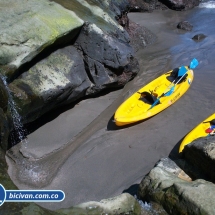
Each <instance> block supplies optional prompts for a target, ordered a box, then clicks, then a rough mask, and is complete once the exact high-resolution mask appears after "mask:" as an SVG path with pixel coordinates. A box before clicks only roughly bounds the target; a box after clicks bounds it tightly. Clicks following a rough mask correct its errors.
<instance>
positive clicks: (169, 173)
mask: <svg viewBox="0 0 215 215" xmlns="http://www.w3.org/2000/svg"><path fill="white" fill-rule="evenodd" d="M181 173H183V177H181V176H180V175H181ZM188 179H189V180H188ZM214 195H215V185H214V184H213V183H211V182H207V181H205V180H202V179H198V180H195V181H190V178H189V176H187V175H186V173H184V172H183V170H182V169H180V168H179V167H178V166H177V165H176V164H175V163H174V162H173V161H171V160H170V159H169V158H166V159H162V160H161V161H160V162H158V163H157V164H156V166H155V167H154V168H153V169H152V170H151V171H150V172H149V173H148V174H147V175H146V176H145V177H144V179H143V180H142V181H141V183H140V186H139V190H138V196H139V198H140V199H142V200H143V201H153V202H156V203H158V204H160V205H162V206H163V208H164V209H165V210H166V211H167V213H168V214H170V215H181V214H193V215H200V214H207V215H213V214H215V208H214V207H212V205H213V204H214Z"/></svg>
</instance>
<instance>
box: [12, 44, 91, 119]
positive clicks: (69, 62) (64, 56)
mask: <svg viewBox="0 0 215 215" xmlns="http://www.w3.org/2000/svg"><path fill="white" fill-rule="evenodd" d="M90 85H91V82H90V80H89V78H88V75H87V74H86V72H85V66H84V62H83V59H82V56H81V54H80V53H79V52H78V51H77V49H76V48H75V47H74V46H67V47H64V48H62V49H58V50H56V51H55V52H53V53H51V54H50V55H49V56H47V57H46V58H44V59H43V60H41V61H39V62H38V63H36V64H35V65H34V66H32V67H31V68H30V69H29V70H28V71H26V72H25V73H23V74H22V75H21V76H20V77H19V78H18V79H15V80H14V81H13V82H12V83H10V84H9V88H10V91H11V93H12V95H13V99H14V101H15V103H16V104H17V106H18V107H19V109H18V110H19V113H20V115H21V116H22V117H23V119H22V121H23V123H28V122H31V121H33V120H35V119H37V118H38V117H40V116H41V115H42V114H44V113H46V112H47V111H49V110H51V109H53V108H55V107H58V106H61V105H65V104H68V103H70V102H73V101H75V100H77V99H79V98H80V97H82V96H84V95H85V92H86V90H87V89H88V88H89V87H90Z"/></svg>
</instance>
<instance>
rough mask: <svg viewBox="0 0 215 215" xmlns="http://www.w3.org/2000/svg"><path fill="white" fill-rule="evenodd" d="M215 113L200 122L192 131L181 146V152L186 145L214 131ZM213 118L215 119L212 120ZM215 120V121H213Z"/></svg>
mask: <svg viewBox="0 0 215 215" xmlns="http://www.w3.org/2000/svg"><path fill="white" fill-rule="evenodd" d="M214 119H215V113H214V114H212V115H210V116H209V117H208V118H207V119H205V120H204V121H202V122H201V123H200V124H198V125H197V126H196V127H195V128H194V129H193V130H192V131H190V132H189V133H188V134H187V135H186V136H185V138H184V139H183V141H182V142H181V144H180V147H179V153H180V152H182V151H183V149H184V147H185V146H186V145H187V144H189V143H191V142H192V141H194V140H195V139H197V138H200V137H207V136H208V135H210V133H212V132H213V127H215V126H213V124H215V120H214ZM212 120H213V121H212ZM212 122H213V123H212Z"/></svg>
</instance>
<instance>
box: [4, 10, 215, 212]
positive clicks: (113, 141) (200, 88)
mask: <svg viewBox="0 0 215 215" xmlns="http://www.w3.org/2000/svg"><path fill="white" fill-rule="evenodd" d="M200 10H201V9H200V8H196V9H194V10H192V11H186V12H176V11H166V12H165V11H163V12H161V11H154V12H153V13H131V14H129V18H130V19H131V20H133V21H134V22H136V23H139V24H140V25H142V26H145V27H147V28H148V29H149V30H151V31H152V32H153V33H154V34H156V35H157V37H158V39H157V42H156V43H155V44H153V45H150V46H148V47H147V48H145V49H142V50H139V51H138V52H137V53H136V56H137V58H138V60H139V63H140V72H139V74H138V75H137V76H136V77H135V78H134V79H133V80H132V81H130V82H129V83H128V84H127V85H126V86H125V87H124V88H123V89H120V90H117V91H114V92H111V93H107V94H104V95H102V96H99V97H96V98H90V99H86V100H83V101H81V102H79V103H78V104H77V105H76V106H74V107H72V108H70V109H69V108H68V109H67V110H65V111H64V112H59V113H58V114H55V115H53V116H46V118H47V119H45V120H44V122H41V127H39V128H37V129H34V130H32V133H31V134H29V135H28V141H27V143H26V144H22V145H20V144H19V145H17V146H15V147H20V150H21V152H22V153H23V155H25V156H26V157H30V158H32V159H35V158H41V157H46V156H47V154H49V153H52V151H53V150H58V149H59V148H63V150H62V149H60V150H59V154H58V155H59V157H61V161H59V162H61V163H62V165H60V167H59V169H58V172H57V174H56V175H55V176H54V178H53V180H52V181H51V183H50V184H49V185H47V186H46V187H43V189H54V190H63V191H64V192H65V196H66V197H65V200H64V201H63V202H60V203H51V202H50V203H39V205H41V206H43V207H45V208H48V209H51V210H54V209H59V208H66V207H71V206H73V205H76V204H79V203H82V202H87V201H94V200H95V201H97V200H101V199H104V198H109V197H113V196H116V195H118V194H121V193H122V192H130V193H131V194H135V190H136V188H137V185H138V184H139V183H140V181H141V180H142V178H143V177H144V175H146V174H147V173H148V172H149V171H150V169H151V168H152V167H153V166H154V165H155V163H156V162H157V161H158V160H159V159H160V158H163V157H167V156H169V155H170V156H172V157H174V156H177V151H178V145H179V143H180V141H181V139H182V138H183V137H184V136H185V135H186V134H187V133H188V132H189V131H190V130H191V129H192V128H193V127H194V126H196V125H197V124H198V123H200V122H201V121H202V120H204V119H205V118H206V117H208V116H209V115H210V114H212V113H213V112H214V110H215V109H214V107H215V101H214V100H213V98H214V94H213V92H212V89H213V86H214V83H215V76H214V71H213V70H214V66H215V62H214V60H213V56H214V54H215V53H214V52H215V51H214V50H215V49H214V46H215V40H214V36H213V35H214V33H215V29H209V28H208V25H210V22H211V19H210V17H212V15H211V13H210V11H208V12H207V16H205V15H204V13H206V12H202V11H200ZM185 18H186V19H185ZM184 20H188V21H189V22H190V23H191V24H192V25H193V26H194V27H193V31H192V32H184V31H182V30H179V29H177V28H176V26H177V24H178V22H180V21H184ZM213 20H214V18H213ZM198 33H204V34H205V35H207V37H206V38H205V39H204V40H203V41H200V42H196V41H194V40H192V37H193V36H194V35H195V34H198ZM193 58H196V59H198V60H199V66H198V67H197V68H196V69H195V71H194V74H195V75H194V81H193V83H192V85H191V87H190V89H189V90H188V92H187V93H186V94H185V95H184V96H183V97H182V98H181V99H180V100H179V101H177V102H176V103H175V104H174V105H172V106H171V107H169V108H168V109H166V110H164V111H163V112H161V113H160V114H158V115H156V116H154V117H152V118H150V119H148V120H146V121H144V122H140V123H137V124H135V125H130V126H127V127H125V128H117V127H116V126H115V125H114V122H113V121H112V119H113V115H114V112H115V110H116V109H117V107H118V106H119V105H120V104H121V103H122V102H123V101H124V100H125V99H126V98H128V97H129V96H130V95H131V94H132V93H133V92H135V91H136V90H137V89H139V88H140V87H142V86H143V85H144V84H146V83H148V82H149V81H151V80H153V79H154V78H156V77H158V76H159V75H161V74H163V73H164V72H167V71H169V70H171V69H173V68H175V67H179V66H181V65H188V64H189V63H190V61H191V60H192V59H193ZM72 145H73V146H74V147H71V146H72ZM65 151H67V152H68V156H65ZM7 162H8V164H9V174H10V176H11V178H12V180H13V181H14V183H15V184H16V185H17V186H18V188H19V189H35V188H34V187H30V186H28V185H26V184H22V183H20V181H19V180H18V179H17V177H16V175H15V174H14V170H15V169H16V166H15V165H14V163H13V162H11V160H10V159H8V158H7Z"/></svg>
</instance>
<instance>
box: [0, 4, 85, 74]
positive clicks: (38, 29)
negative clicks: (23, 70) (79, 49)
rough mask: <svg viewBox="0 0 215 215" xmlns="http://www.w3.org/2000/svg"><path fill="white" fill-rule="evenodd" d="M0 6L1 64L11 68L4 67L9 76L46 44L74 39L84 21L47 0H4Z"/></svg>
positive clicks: (47, 45)
mask: <svg viewBox="0 0 215 215" xmlns="http://www.w3.org/2000/svg"><path fill="white" fill-rule="evenodd" d="M23 5H25V6H24V7H23ZM0 8H1V9H0V10H1V13H0V21H1V22H0V28H1V33H0V65H2V66H7V68H8V67H9V68H11V69H8V70H7V71H5V73H6V74H5V75H6V76H8V77H14V76H16V75H18V73H19V72H20V71H19V70H17V69H18V68H20V66H22V65H23V64H25V63H27V62H29V61H31V60H32V59H33V58H34V57H35V56H37V55H38V54H39V53H41V52H42V51H43V50H44V49H46V48H47V47H49V46H52V45H53V44H55V43H58V44H59V43H65V42H68V41H71V40H72V39H73V38H75V36H76V35H77V34H78V32H79V30H80V28H81V27H82V25H83V23H84V22H83V20H82V19H80V18H79V17H78V16H77V15H76V14H75V13H74V12H73V11H69V10H66V9H65V8H63V7H62V6H60V5H59V4H56V3H54V2H49V1H45V0H39V1H36V0H32V1H25V0H19V1H15V2H14V1H12V0H9V1H1V3H0ZM68 35H69V36H68Z"/></svg>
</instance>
